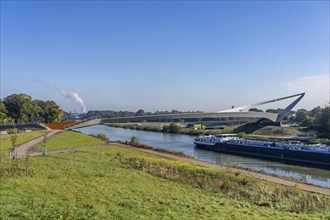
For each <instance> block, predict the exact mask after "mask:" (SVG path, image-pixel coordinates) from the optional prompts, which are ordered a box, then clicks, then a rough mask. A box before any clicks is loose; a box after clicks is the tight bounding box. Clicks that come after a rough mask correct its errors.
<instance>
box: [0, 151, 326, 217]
mask: <svg viewBox="0 0 330 220" xmlns="http://www.w3.org/2000/svg"><path fill="white" fill-rule="evenodd" d="M129 158H136V159H144V160H145V164H147V163H152V164H153V166H157V163H159V165H161V164H166V163H167V164H168V165H169V166H172V168H173V170H175V168H177V167H181V171H182V170H186V171H193V172H196V173H203V172H201V171H200V170H205V172H208V174H211V175H212V171H211V170H210V169H205V168H199V167H196V166H194V165H191V164H187V163H182V162H178V161H172V160H167V159H163V158H159V157H156V156H153V155H149V154H145V153H141V152H139V151H135V150H131V149H127V148H122V147H101V148H98V149H97V148H95V149H94V148H93V149H88V150H80V151H76V152H71V153H59V154H49V155H47V156H39V157H33V158H28V159H24V160H16V162H15V163H17V164H16V165H15V167H16V168H15V169H17V170H18V171H20V172H12V173H6V174H5V175H2V176H1V175H0V195H1V197H0V219H244V218H245V219H322V218H326V216H327V215H328V214H329V212H327V211H325V210H322V209H320V210H321V211H320V210H318V211H308V210H307V209H306V210H305V211H304V212H300V213H296V212H292V211H286V210H285V209H283V208H276V207H267V206H264V205H263V204H259V205H257V204H254V203H253V202H251V201H249V200H248V199H242V198H235V197H233V196H231V195H230V194H228V193H226V192H225V191H217V190H215V189H213V188H212V187H202V186H198V185H196V184H194V183H193V182H191V183H188V182H184V181H180V179H177V180H170V179H166V178H161V177H158V176H157V175H156V174H152V172H149V171H150V170H144V169H140V168H139V167H138V166H134V163H135V162H136V160H129ZM129 161H131V162H133V164H132V163H129ZM159 167H160V168H161V169H160V170H159V171H163V172H166V170H164V168H165V166H159ZM179 171H180V170H179ZM177 175H180V173H177ZM233 184H236V183H233ZM242 187H243V186H242ZM267 187H270V188H272V187H273V186H272V185H271V184H270V185H266V188H267ZM318 199H319V200H320V201H324V200H325V198H324V197H321V196H319V197H318Z"/></svg>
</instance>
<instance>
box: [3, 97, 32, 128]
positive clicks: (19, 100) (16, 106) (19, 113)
mask: <svg viewBox="0 0 330 220" xmlns="http://www.w3.org/2000/svg"><path fill="white" fill-rule="evenodd" d="M31 101H32V98H31V96H29V95H26V94H23V93H20V94H12V95H10V96H7V97H6V98H4V100H3V103H4V105H5V106H6V109H7V110H8V116H9V117H11V118H13V119H14V120H15V122H28V120H29V118H28V114H29V112H28V111H29V110H30V109H29V108H28V107H27V105H28V104H29V102H31Z"/></svg>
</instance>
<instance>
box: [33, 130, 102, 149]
mask: <svg viewBox="0 0 330 220" xmlns="http://www.w3.org/2000/svg"><path fill="white" fill-rule="evenodd" d="M104 144H105V142H104V141H101V140H100V139H98V138H94V137H91V136H88V135H85V134H83V133H80V132H74V131H63V132H60V133H57V134H55V135H54V136H52V137H50V138H48V139H47V141H46V145H47V149H48V150H49V151H51V150H63V149H70V148H78V147H89V146H96V145H104ZM33 150H34V151H42V150H43V146H42V143H40V144H39V145H37V146H36V147H34V148H33Z"/></svg>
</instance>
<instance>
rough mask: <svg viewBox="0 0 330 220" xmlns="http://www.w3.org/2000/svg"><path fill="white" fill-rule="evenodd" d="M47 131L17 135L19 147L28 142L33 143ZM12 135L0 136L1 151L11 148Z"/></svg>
mask: <svg viewBox="0 0 330 220" xmlns="http://www.w3.org/2000/svg"><path fill="white" fill-rule="evenodd" d="M44 132H45V131H33V132H28V133H19V134H17V145H21V144H23V143H26V142H28V141H31V140H33V139H35V138H37V137H40V136H42V135H43V134H44ZM11 147H12V145H11V141H10V135H9V134H6V135H1V136H0V150H6V149H9V148H11Z"/></svg>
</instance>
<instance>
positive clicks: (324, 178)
mask: <svg viewBox="0 0 330 220" xmlns="http://www.w3.org/2000/svg"><path fill="white" fill-rule="evenodd" d="M77 130H79V131H81V132H83V133H85V134H99V133H106V134H108V135H109V138H110V140H113V141H116V140H120V141H129V140H130V138H131V136H132V135H135V136H137V137H138V138H139V141H140V143H143V144H146V145H149V146H153V147H157V148H163V149H167V150H173V151H181V152H183V153H185V154H186V155H189V156H192V157H194V158H196V159H198V160H203V161H208V162H211V163H216V164H221V165H230V166H232V165H235V166H239V167H243V168H250V169H253V170H257V171H263V172H265V173H271V174H276V175H279V176H285V177H291V178H295V179H299V180H303V181H306V182H307V183H311V184H315V185H319V186H323V187H328V188H330V171H329V170H324V169H318V168H310V167H302V166H294V165H289V164H285V163H281V162H274V161H267V160H262V159H255V158H248V157H241V156H235V155H229V154H222V153H217V152H212V151H207V150H203V149H199V148H196V147H195V145H194V144H193V139H194V137H193V136H189V135H181V134H168V133H160V132H151V131H138V130H130V129H123V128H113V127H108V126H104V125H96V126H92V127H86V128H80V129H77Z"/></svg>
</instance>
